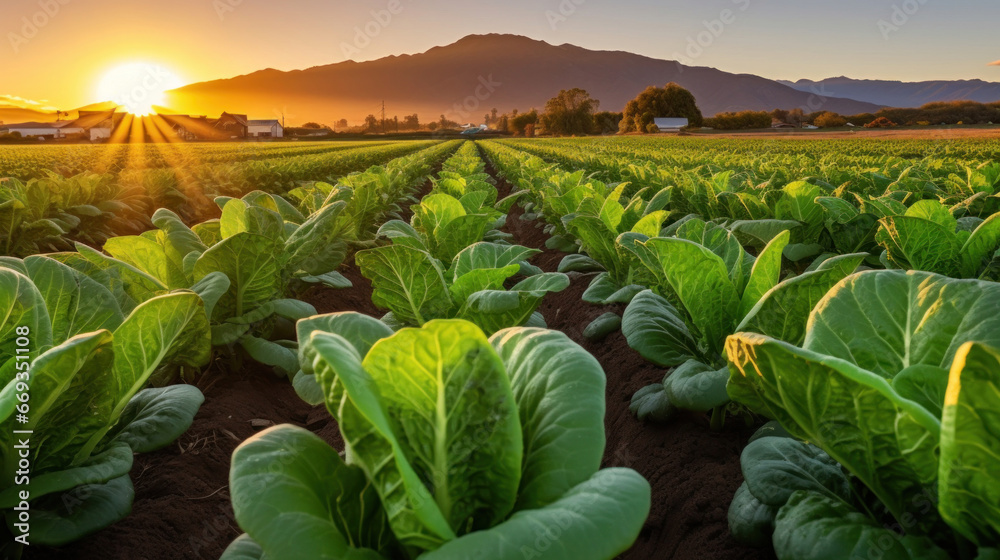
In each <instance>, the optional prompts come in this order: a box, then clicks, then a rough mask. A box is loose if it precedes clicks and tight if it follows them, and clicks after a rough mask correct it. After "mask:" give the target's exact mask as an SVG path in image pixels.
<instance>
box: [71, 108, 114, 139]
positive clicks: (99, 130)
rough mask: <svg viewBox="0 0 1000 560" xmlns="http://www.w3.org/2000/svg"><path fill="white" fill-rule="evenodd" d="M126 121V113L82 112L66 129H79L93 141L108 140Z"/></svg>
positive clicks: (112, 111)
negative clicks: (116, 128) (123, 121)
mask: <svg viewBox="0 0 1000 560" xmlns="http://www.w3.org/2000/svg"><path fill="white" fill-rule="evenodd" d="M124 119H125V113H118V112H116V111H115V110H114V109H112V110H110V111H80V113H79V116H78V118H77V119H76V120H75V121H72V122H71V123H69V124H68V125H67V126H66V127H64V128H70V127H73V128H78V129H80V132H82V133H83V134H85V135H86V137H87V138H89V139H90V140H91V141H94V140H107V139H108V138H111V133H112V132H113V131H114V129H115V127H117V126H118V125H119V124H121V122H122V120H124Z"/></svg>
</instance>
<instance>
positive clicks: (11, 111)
mask: <svg viewBox="0 0 1000 560" xmlns="http://www.w3.org/2000/svg"><path fill="white" fill-rule="evenodd" d="M54 120H56V114H55V113H48V112H44V111H37V110H35V109H27V108H24V107H18V106H16V105H8V104H6V103H0V123H7V124H10V123H22V122H31V121H34V122H48V121H54Z"/></svg>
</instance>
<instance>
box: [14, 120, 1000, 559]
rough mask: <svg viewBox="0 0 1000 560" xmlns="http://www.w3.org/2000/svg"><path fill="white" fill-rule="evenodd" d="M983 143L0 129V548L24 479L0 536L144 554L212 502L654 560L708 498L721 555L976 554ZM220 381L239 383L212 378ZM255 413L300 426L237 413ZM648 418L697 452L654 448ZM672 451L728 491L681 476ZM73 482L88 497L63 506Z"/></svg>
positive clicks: (988, 220) (335, 546) (276, 518)
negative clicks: (150, 520) (701, 494)
mask: <svg viewBox="0 0 1000 560" xmlns="http://www.w3.org/2000/svg"><path fill="white" fill-rule="evenodd" d="M998 151H1000V140H992V139H982V138H979V139H958V140H949V141H943V140H941V141H939V140H934V141H931V140H919V139H872V138H868V139H865V138H857V139H855V138H850V139H843V140H780V139H766V138H755V137H748V138H718V137H712V138H699V137H661V136H658V137H643V136H623V137H588V138H565V139H561V138H559V139H556V138H553V139H549V138H542V139H515V138H504V139H495V140H479V141H462V140H450V141H439V140H428V141H402V142H392V141H373V142H357V143H351V142H316V143H301V144H299V143H274V144H236V143H225V144H185V145H179V144H178V145H173V144H163V145H157V144H143V145H104V146H89V145H88V146H17V147H0V312H2V313H3V314H4V317H5V320H4V322H3V325H2V327H0V387H3V389H2V391H0V425H2V431H0V439H2V440H3V445H2V448H0V449H2V452H3V455H2V465H3V466H2V468H3V470H4V478H3V479H2V481H0V502H2V504H0V507H3V508H6V509H4V512H5V514H6V516H7V519H8V524H9V528H7V529H6V530H7V531H8V532H9V537H10V538H8V539H5V542H6V541H10V542H12V543H13V541H12V538H13V536H15V535H17V534H19V533H18V531H19V530H18V529H17V527H16V526H15V524H16V523H17V521H18V518H19V516H20V515H21V513H20V512H19V510H16V509H14V506H16V505H18V502H19V501H22V500H24V501H27V502H30V506H31V507H30V516H31V518H32V520H33V521H32V523H33V525H32V539H33V546H32V547H30V548H29V549H25V550H22V547H19V546H18V545H17V543H13V544H9V545H7V548H5V549H3V551H4V552H5V553H7V554H9V556H6V557H16V555H20V554H22V553H23V554H24V556H25V557H26V558H32V557H37V558H41V557H43V556H33V555H35V554H43V553H42V552H36V549H38V548H40V547H46V546H47V547H59V546H62V545H65V544H67V543H70V542H74V541H76V542H79V543H82V545H85V546H91V547H93V548H94V549H95V550H98V549H101V547H104V546H110V545H111V543H115V546H118V547H125V548H124V549H123V548H118V549H116V550H125V549H127V550H128V552H127V553H128V554H134V555H140V554H144V553H145V552H144V551H142V546H141V543H140V542H134V541H133V540H132V539H134V538H136V537H134V536H133V533H130V532H128V529H123V528H122V526H123V525H125V523H121V524H117V525H116V523H117V522H119V521H121V520H122V519H124V518H125V517H126V516H127V515H128V514H129V511H130V510H134V511H149V512H151V513H152V512H155V514H156V516H157V518H158V519H159V518H160V516H163V518H164V519H166V517H167V516H171V515H174V517H170V518H169V520H168V521H165V522H164V523H165V524H166V525H168V526H171V527H175V526H176V527H181V526H182V525H183V523H185V522H190V520H192V519H193V520H196V521H198V522H203V523H204V522H207V521H206V520H209V519H211V518H212V516H213V515H218V510H219V509H220V508H221V509H222V510H224V511H225V512H227V513H226V514H227V515H231V516H232V518H233V520H234V521H233V524H232V526H229V525H227V526H226V529H225V530H224V531H222V533H223V534H222V538H221V540H222V541H223V542H221V543H214V544H211V545H209V546H208V547H207V550H208V551H209V555H210V556H213V555H214V556H215V557H218V556H220V555H221V557H222V558H224V559H225V560H237V559H246V558H261V557H262V555H264V554H267V557H268V558H321V557H323V558H372V559H374V558H383V559H397V558H399V559H403V558H417V557H419V558H423V559H425V560H435V559H459V558H484V559H493V558H495V559H501V558H503V559H506V558H522V557H537V558H553V559H565V560H576V559H593V560H602V559H603V560H610V559H612V558H617V557H621V558H650V557H654V556H655V555H656V554H659V553H660V552H659V551H657V550H656V545H657V543H658V542H659V538H660V536H662V535H664V534H666V533H667V532H669V531H672V530H674V528H673V527H670V526H669V524H668V523H664V522H663V520H662V519H659V520H658V521H657V520H655V519H653V518H648V515H649V512H650V509H651V507H652V508H653V509H654V511H656V508H657V505H658V504H663V503H667V504H671V506H670V507H677V508H685V509H690V508H694V509H697V510H698V511H702V510H705V509H706V508H707V509H708V510H713V511H714V510H718V511H723V510H726V509H728V516H727V519H725V520H723V519H721V514H720V516H719V518H718V519H715V520H714V521H706V526H710V527H711V530H712V531H713V534H719V535H724V540H725V542H724V544H722V545H719V546H722V547H724V548H725V550H726V553H727V554H732V555H739V557H745V558H767V557H770V556H771V555H772V554H776V555H777V557H778V558H781V559H800V558H806V557H809V558H813V557H816V558H831V559H832V558H837V557H847V556H848V555H852V554H853V556H851V557H852V558H853V557H858V558H870V557H871V558H874V557H876V556H874V555H875V554H879V556H877V557H879V558H934V559H937V558H940V559H946V558H963V559H965V558H968V559H970V560H971V559H973V558H982V559H986V558H993V557H994V556H995V555H996V554H997V552H996V551H997V550H998V547H1000V513H998V512H1000V506H998V504H1000V471H998V470H997V469H996V468H994V467H995V466H996V464H997V457H998V456H1000V416H998V415H997V412H998V411H1000V391H998V387H1000V284H998V283H997V281H998V280H1000V162H998V161H996V154H997V153H998ZM322 310H326V311H327V312H321V311H322ZM329 311H336V313H330V312H329ZM376 311H377V313H376ZM29 333H30V336H29ZM22 355H25V356H30V360H28V361H26V360H25V358H22V357H21V356H22ZM21 363H30V368H29V367H28V366H24V367H21V366H20V365H19V364H21ZM624 363H631V364H642V365H641V366H636V367H632V366H629V367H626V366H623V365H622V364H624ZM650 374H652V377H650ZM251 376H258V377H260V378H261V379H259V380H255V381H254V382H253V383H249V382H248V381H247V378H248V377H251ZM265 378H266V381H265V380H264V379H265ZM233 380H235V382H234V381H233ZM231 382H234V383H235V384H238V385H246V386H248V387H251V386H252V387H253V388H254V389H248V390H247V392H241V393H240V394H239V395H233V396H230V395H229V394H227V393H222V394H220V392H219V391H217V390H216V391H215V392H214V393H213V392H210V389H212V388H214V387H216V383H221V385H222V386H232V383H231ZM260 387H264V389H259V388H260ZM637 389H638V390H637ZM28 394H30V403H31V406H30V407H26V408H24V412H22V409H21V407H20V405H21V404H24V403H25V402H27V399H28V397H21V396H20V395H28ZM630 394H631V395H633V396H632V397H631V400H630V401H629V402H628V403H627V404H626V402H625V400H626V399H623V398H622V395H626V397H627V395H630ZM206 395H208V396H206ZM248 395H249V396H248ZM272 398H273V399H275V400H276V402H277V400H278V399H279V398H280V399H284V398H289V399H293V400H295V401H296V402H297V403H298V404H297V406H298V407H299V408H297V409H296V410H301V412H295V413H293V412H292V411H291V410H289V411H287V414H285V415H284V416H281V417H280V418H269V417H264V418H263V420H261V417H260V416H256V415H257V414H263V413H258V412H257V411H256V410H254V409H253V407H254V406H255V405H253V404H251V403H258V402H259V400H255V399H262V400H264V401H267V400H268V399H272ZM227 399H229V400H227ZM299 401H301V402H299ZM282 402H284V401H282ZM221 405H225V406H227V407H230V408H226V409H225V410H227V411H228V410H233V409H236V410H239V409H240V407H241V406H242V407H244V408H246V409H247V410H246V411H242V410H239V412H238V413H237V414H245V415H246V418H243V417H242V416H241V417H240V419H241V420H243V421H244V422H243V424H245V425H246V426H245V428H246V430H247V432H246V433H240V434H239V435H232V433H233V432H232V430H229V433H230V434H231V435H232V439H233V440H234V441H233V443H232V444H230V445H231V446H232V447H234V448H235V451H231V449H229V448H224V446H223V444H219V445H218V446H216V447H212V448H211V449H208V450H206V451H205V452H204V455H198V454H195V453H186V452H185V451H184V450H185V449H186V448H185V447H184V445H182V444H174V441H175V440H178V438H180V441H186V440H185V438H188V437H189V436H190V437H192V438H195V439H194V441H195V443H197V444H198V445H208V444H204V443H198V442H204V441H207V440H208V438H209V437H211V438H214V437H216V436H217V435H218V434H219V433H222V431H221V427H219V426H213V425H212V423H211V421H209V420H207V419H206V418H207V417H208V416H207V415H208V414H210V413H211V414H215V413H216V412H217V411H218V410H222V409H220V408H217V407H218V406H221ZM199 409H200V410H201V411H202V412H201V413H199ZM29 411H30V412H29ZM206 411H208V412H206ZM314 413H315V414H314ZM317 414H318V415H319V417H321V418H322V422H320V421H318V420H316V418H317ZM230 418H232V415H231V414H230ZM606 419H607V420H608V421H607V422H606ZM251 421H252V422H261V421H263V422H264V423H263V424H262V425H261V426H270V427H268V428H267V429H266V430H262V431H260V432H256V431H253V432H250V431H249V430H250V428H249V426H250V422H251ZM623 423H624V424H623ZM271 424H277V425H271ZM253 425H254V426H255V428H254V430H256V429H257V428H256V427H257V426H258V424H256V423H255V424H253ZM662 425H667V426H678V428H677V429H676V431H671V432H666V431H664V429H663V427H662ZM216 428H219V430H220V431H219V432H216V431H215V429H216ZM327 428H328V429H327ZM19 429H27V430H31V434H32V435H31V438H32V439H33V441H34V442H35V444H36V445H34V446H33V447H32V449H31V453H30V457H29V458H27V459H26V460H28V461H29V462H30V464H31V466H32V471H31V472H32V481H31V483H30V485H29V486H28V487H29V488H30V489H31V496H30V498H23V497H22V498H17V497H16V495H15V494H14V493H13V492H14V490H15V489H16V488H17V487H16V486H14V485H13V481H14V480H15V477H16V473H17V470H18V468H19V458H20V457H23V456H19V455H18V454H17V452H16V448H15V447H14V445H15V443H16V442H15V440H14V439H13V438H14V435H13V434H14V432H13V431H14V430H19ZM227 430H228V428H227ZM619 430H620V431H621V432H622V433H621V434H620V433H617V431H619ZM633 431H634V433H638V434H639V435H638V436H629V437H631V438H632V440H634V441H624V442H623V441H622V437H623V436H622V434H624V433H633ZM331 433H332V434H335V435H334V436H330V434H331ZM666 433H670V434H673V435H672V436H671V437H675V438H682V439H685V441H687V440H688V439H690V440H693V441H696V442H704V446H705V449H710V450H712V454H711V455H710V457H708V458H707V459H706V458H705V457H704V456H698V455H697V447H698V445H695V446H693V448H694V449H695V452H693V453H692V452H691V451H684V453H688V455H684V456H683V457H681V458H671V459H670V461H669V463H670V464H671V466H670V467H662V465H660V464H659V463H663V462H667V461H666V459H664V453H667V454H668V455H669V453H670V451H671V449H670V446H669V445H668V444H667V443H665V441H666V440H665V439H664V438H665V437H666V436H665V435H664V434H666ZM185 434H187V435H185ZM206 434H211V436H209V435H206ZM750 434H753V437H751V438H750V440H751V441H750V442H749V443H748V442H747V438H748V436H749V435H750ZM251 436H252V437H251ZM220 437H221V438H223V439H224V438H225V435H223V436H220ZM212 441H215V440H212ZM719 442H722V443H719ZM237 443H238V444H239V445H238V447H237V446H236V444H237ZM192 445H194V444H192ZM212 445H214V444H212ZM628 445H631V446H632V447H631V448H630V449H634V450H636V451H634V452H630V453H633V454H634V455H635V456H636V457H634V458H632V459H628V457H631V456H632V455H630V454H626V453H623V452H622V451H621V449H622V448H624V447H627V446H628ZM699 445H701V444H699ZM623 446H624V447H623ZM175 447H176V448H178V449H181V450H182V452H180V453H178V452H176V451H175V450H174V448H175ZM209 447H211V446H209ZM187 449H191V448H187ZM213 449H214V450H213ZM213 453H215V455H213ZM706 453H707V452H706ZM136 454H142V455H141V456H140V457H142V459H139V458H135V459H134V455H136ZM220 456H221V458H220ZM146 457H149V458H148V459H147V458H146ZM205 457H209V458H212V459H211V460H212V461H216V463H211V462H209V459H206V458H205ZM623 457H626V458H625V459H623ZM140 460H141V461H143V462H142V464H143V465H144V467H143V470H142V473H144V474H141V476H146V477H167V476H170V477H180V478H176V479H175V478H171V479H170V480H171V483H170V484H172V485H173V484H189V483H190V484H194V482H193V479H190V480H189V479H184V478H183V477H184V476H185V475H184V474H183V473H180V474H178V473H177V472H176V471H177V470H178V469H176V468H173V469H171V472H166V471H165V469H162V468H158V467H161V466H162V465H164V464H166V463H167V462H168V461H171V463H170V464H172V465H177V464H185V463H184V462H185V461H190V463H187V464H190V465H191V466H192V468H191V469H190V470H191V471H192V472H194V471H195V470H196V469H195V468H194V466H195V465H197V467H198V469H206V470H211V475H210V478H211V484H212V486H214V487H219V486H222V487H225V488H226V492H225V493H223V494H221V495H218V496H216V494H215V493H213V494H211V495H210V496H207V497H206V500H207V501H204V502H201V501H200V499H199V500H198V501H189V502H183V503H184V507H182V508H176V507H175V508H172V509H168V508H167V506H165V505H163V502H161V501H158V500H156V499H154V497H153V496H151V495H148V494H146V493H144V492H145V490H143V487H136V488H134V487H133V479H135V478H136V476H137V474H136V472H135V470H134V469H133V461H136V463H138V462H139V461H140ZM219 461H221V463H222V464H223V465H224V468H220V467H219V464H217V463H218V462H219ZM178 462H179V463H178ZM688 464H690V465H695V464H697V465H698V466H697V467H693V466H690V467H688V466H686V465H688ZM205 465H213V466H212V467H211V469H209V467H205ZM602 467H603V468H602ZM686 468H691V469H692V470H696V471H697V470H704V471H705V472H706V473H711V475H712V476H716V477H717V479H723V480H726V481H727V483H726V484H724V485H722V487H721V489H719V488H716V489H714V491H716V492H718V493H719V494H718V495H719V496H724V498H719V499H718V500H716V499H715V498H711V499H703V498H696V497H693V496H690V495H688V494H684V495H683V496H682V497H678V494H679V493H681V490H680V489H679V488H678V487H679V486H682V485H683V481H686V480H688V478H689V476H696V474H695V473H687V472H685V469H686ZM147 469H148V470H149V471H150V472H149V473H148V474H145V473H146V470H147ZM180 470H181V471H183V470H185V469H180ZM130 471H131V472H132V478H130ZM198 472H201V471H198ZM192 476H193V475H192ZM157 480H160V479H159V478H157ZM164 480H165V479H164ZM177 480H180V481H181V482H176V481H177ZM19 484H20V483H19ZM81 489H82V490H81ZM81 492H86V493H90V494H89V495H96V496H98V499H93V500H83V502H81V503H82V504H83V505H81V506H80V507H78V508H76V509H73V510H72V512H70V513H67V512H66V511H65V508H62V507H60V504H62V503H65V502H66V500H68V499H71V498H73V497H74V496H78V495H80V493H81ZM195 493H198V492H195ZM206 494H207V492H206ZM208 498H211V500H208ZM696 500H701V502H704V503H701V502H699V503H698V504H697V505H695V501H696ZM157 508H163V509H162V511H161V510H160V509H157ZM213 508H214V509H213ZM22 509H23V508H22ZM174 510H176V511H182V512H183V515H178V514H175V513H171V511H174ZM185 518H187V519H185ZM236 525H238V527H239V530H238V531H237V530H236ZM540 527H541V528H542V529H539V528H540ZM553 527H558V531H555V530H553V529H552V528H553ZM897 527H898V528H900V529H899V530H896V529H895V528H897ZM117 531H122V532H117ZM177 531H178V532H179V534H177V535H175V537H174V538H176V539H187V538H188V536H187V535H185V534H183V531H182V530H180V529H177ZM539 531H542V532H539ZM0 532H3V530H0ZM241 533H245V534H242V535H241ZM237 537H238V538H237ZM234 539H235V540H234ZM230 542H231V543H232V544H230ZM133 543H134V544H133ZM35 544H37V545H40V546H34V545H35ZM223 549H225V550H223ZM42 550H45V549H44V548H43V549H42ZM817 550H823V551H827V553H826V554H827V555H825V556H824V555H820V556H813V555H812V554H813V552H814V551H817ZM290 551H291V552H290ZM772 551H773V552H772ZM838 554H839V555H840V556H837V555H838ZM619 555H622V556H619ZM136 557H138V556H136Z"/></svg>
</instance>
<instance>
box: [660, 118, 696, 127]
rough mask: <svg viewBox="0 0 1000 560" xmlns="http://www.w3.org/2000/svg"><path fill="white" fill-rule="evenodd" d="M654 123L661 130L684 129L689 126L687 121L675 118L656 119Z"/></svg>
mask: <svg viewBox="0 0 1000 560" xmlns="http://www.w3.org/2000/svg"><path fill="white" fill-rule="evenodd" d="M653 123H654V124H656V126H658V127H661V128H682V127H685V126H687V125H688V124H689V121H688V120H687V119H675V118H656V119H653Z"/></svg>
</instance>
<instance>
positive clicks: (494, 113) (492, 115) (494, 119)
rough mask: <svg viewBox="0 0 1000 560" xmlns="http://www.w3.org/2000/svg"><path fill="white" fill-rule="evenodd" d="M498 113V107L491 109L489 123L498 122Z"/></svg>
mask: <svg viewBox="0 0 1000 560" xmlns="http://www.w3.org/2000/svg"><path fill="white" fill-rule="evenodd" d="M497 113H498V111H497V108H496V107H494V108H492V109H490V118H489V119H487V121H486V122H488V123H495V122H497Z"/></svg>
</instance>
